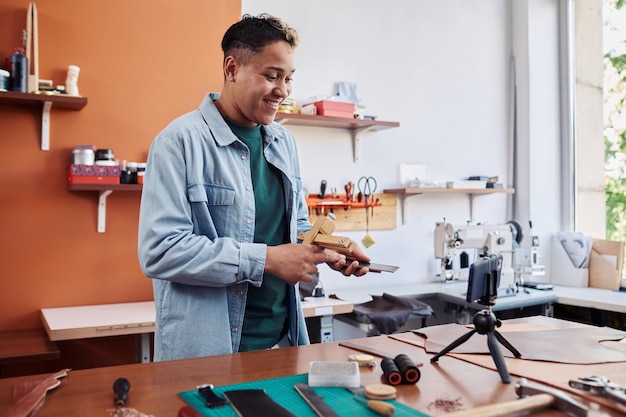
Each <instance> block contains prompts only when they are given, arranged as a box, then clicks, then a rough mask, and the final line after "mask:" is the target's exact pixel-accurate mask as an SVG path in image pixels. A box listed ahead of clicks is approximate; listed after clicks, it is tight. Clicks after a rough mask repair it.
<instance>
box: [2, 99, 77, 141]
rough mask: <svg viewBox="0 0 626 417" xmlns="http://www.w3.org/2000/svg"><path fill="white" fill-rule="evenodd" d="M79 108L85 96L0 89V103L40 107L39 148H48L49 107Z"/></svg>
mask: <svg viewBox="0 0 626 417" xmlns="http://www.w3.org/2000/svg"><path fill="white" fill-rule="evenodd" d="M53 104H54V106H55V108H59V109H65V110H81V109H82V108H83V107H85V106H86V105H87V97H74V96H68V95H63V94H50V95H49V94H35V93H20V92H17V91H0V105H5V106H22V107H36V108H41V150H42V151H47V150H49V149H50V109H51V108H52V105H53Z"/></svg>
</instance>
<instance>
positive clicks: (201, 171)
mask: <svg viewBox="0 0 626 417" xmlns="http://www.w3.org/2000/svg"><path fill="white" fill-rule="evenodd" d="M297 44H298V35H297V33H296V31H295V30H294V29H292V28H290V27H289V26H287V25H286V24H285V23H284V22H282V21H281V20H280V19H278V18H275V17H272V16H269V15H260V16H256V17H253V16H249V15H245V16H244V17H243V18H242V20H241V21H239V22H237V23H235V24H234V25H232V26H231V27H230V28H229V29H228V30H227V31H226V33H225V35H224V38H223V40H222V50H223V51H224V61H223V70H224V86H223V89H222V92H221V94H220V97H219V99H217V100H215V101H213V100H212V99H211V98H210V97H209V96H207V97H206V98H205V99H204V101H203V102H202V103H201V105H200V107H199V109H198V110H196V111H193V112H191V113H188V114H186V115H183V116H181V117H179V118H178V119H176V120H174V121H173V122H172V123H170V125H169V126H167V127H166V128H165V129H164V130H163V131H162V132H161V133H160V134H159V135H158V136H157V137H156V138H155V140H154V141H153V143H152V145H151V147H150V152H149V156H148V163H147V167H146V174H145V179H144V186H143V193H142V199H141V209H140V218H139V260H140V263H141V267H142V269H143V272H144V273H145V274H146V276H148V277H150V278H153V288H154V300H155V305H156V331H155V352H154V360H155V361H160V360H170V359H178V358H186V357H195V356H205V355H216V354H222V353H230V352H239V351H246V350H255V349H267V348H271V347H274V346H276V345H281V346H282V345H301V344H306V343H308V342H309V340H308V335H307V332H306V325H305V321H304V317H303V315H302V308H301V305H300V299H299V295H298V288H297V283H298V282H300V281H305V282H310V281H311V280H312V279H313V278H312V275H311V274H314V273H316V272H317V265H318V264H320V263H322V262H326V263H327V264H328V265H329V266H330V267H331V268H333V269H336V270H340V271H342V273H343V274H344V275H351V274H354V275H356V276H361V275H363V274H365V273H367V272H368V270H367V268H359V265H358V262H357V261H353V262H351V263H349V264H347V263H346V259H345V256H343V255H340V254H338V253H336V252H333V251H329V250H324V249H321V248H319V247H317V246H314V245H304V244H297V243H296V242H297V240H296V236H297V235H298V233H300V232H302V231H306V230H309V229H310V228H311V224H310V223H309V222H308V221H307V213H308V210H307V207H306V202H305V196H304V195H303V189H302V181H301V179H300V168H299V163H298V158H297V150H296V144H295V140H294V138H293V136H292V135H291V134H290V133H289V132H288V131H287V130H286V129H285V128H283V127H282V126H281V125H279V124H278V123H274V117H275V116H276V112H277V110H278V106H279V105H280V103H281V102H282V101H283V100H284V99H286V98H287V97H288V96H289V94H290V93H291V89H292V86H291V82H292V77H293V73H294V71H295V67H294V50H295V48H296V46H297ZM354 257H355V258H356V259H358V260H361V261H365V262H369V258H368V257H367V256H366V255H365V254H364V253H363V252H362V251H361V250H360V249H359V248H357V249H356V250H355V251H354Z"/></svg>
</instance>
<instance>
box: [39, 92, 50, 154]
mask: <svg viewBox="0 0 626 417" xmlns="http://www.w3.org/2000/svg"><path fill="white" fill-rule="evenodd" d="M51 108H52V102H51V101H44V102H43V108H42V110H41V150H42V151H49V150H50V109H51Z"/></svg>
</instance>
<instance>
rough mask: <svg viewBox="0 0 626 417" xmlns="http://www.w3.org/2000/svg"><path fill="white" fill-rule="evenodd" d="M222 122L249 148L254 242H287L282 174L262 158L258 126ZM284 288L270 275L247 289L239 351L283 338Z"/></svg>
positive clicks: (284, 318)
mask: <svg viewBox="0 0 626 417" xmlns="http://www.w3.org/2000/svg"><path fill="white" fill-rule="evenodd" d="M226 122H227V123H228V125H229V126H230V128H231V129H232V131H233V132H234V133H235V135H237V137H238V138H239V139H241V140H242V141H243V142H244V143H245V144H246V145H247V146H248V148H249V149H250V167H251V170H252V187H253V188H254V203H255V206H256V220H255V227H254V242H256V243H265V244H267V245H269V246H275V245H280V244H283V243H287V242H289V228H288V222H287V219H286V213H285V191H284V187H283V180H282V174H281V173H280V171H279V170H278V169H276V167H274V166H272V165H270V164H269V163H268V162H267V160H266V159H265V156H264V154H263V138H262V135H261V126H260V125H259V126H255V127H246V126H241V125H238V124H236V123H234V122H232V121H230V120H226ZM287 287H288V284H287V283H286V282H285V281H283V280H282V279H280V278H277V277H276V276H274V275H271V274H264V276H263V284H262V285H261V286H260V287H255V286H252V285H249V286H248V298H247V301H246V313H245V316H244V320H243V331H242V335H241V343H240V345H239V351H240V352H245V351H250V350H259V349H267V348H270V347H272V346H274V345H275V344H276V343H277V342H278V341H279V340H280V338H281V337H282V336H283V335H284V333H285V332H286V329H287Z"/></svg>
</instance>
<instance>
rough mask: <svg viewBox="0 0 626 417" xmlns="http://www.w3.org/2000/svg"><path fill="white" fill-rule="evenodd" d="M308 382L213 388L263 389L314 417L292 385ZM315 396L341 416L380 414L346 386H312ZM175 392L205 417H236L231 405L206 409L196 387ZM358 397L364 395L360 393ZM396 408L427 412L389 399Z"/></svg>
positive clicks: (297, 378) (399, 412)
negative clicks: (357, 399)
mask: <svg viewBox="0 0 626 417" xmlns="http://www.w3.org/2000/svg"><path fill="white" fill-rule="evenodd" d="M307 381H308V376H307V374H301V375H292V376H286V377H282V378H275V379H266V380H262V381H253V382H245V383H242V384H235V385H226V386H223V387H215V389H214V391H215V393H216V394H218V395H219V396H220V397H223V395H222V393H223V392H224V391H229V390H236V389H264V390H265V392H267V395H269V396H270V397H271V398H272V399H273V400H274V401H276V402H277V403H278V404H280V405H282V406H283V407H285V408H286V409H288V410H289V411H291V412H292V413H293V414H295V415H296V416H298V417H317V415H316V414H315V413H314V412H313V410H312V409H311V408H310V407H309V405H308V404H307V403H306V402H305V401H304V399H303V398H302V397H301V396H300V394H298V392H297V391H296V390H295V388H294V387H293V386H294V385H295V384H306V383H307ZM313 389H314V390H315V392H316V393H317V395H319V396H321V397H323V398H324V401H326V402H327V403H328V405H329V406H330V407H331V408H332V409H333V410H335V412H336V413H337V414H339V416H340V417H344V416H345V417H352V416H355V415H358V416H372V417H380V415H379V414H376V413H375V412H374V411H372V410H370V409H369V408H367V406H366V405H365V404H362V403H360V402H358V401H355V400H353V397H354V394H352V393H351V392H350V391H348V390H347V389H345V388H339V387H315V388H313ZM178 395H180V396H181V397H182V399H183V400H185V401H186V402H187V403H188V404H189V405H191V406H192V407H193V408H195V409H196V410H197V411H198V412H199V413H200V414H202V415H203V416H205V417H214V416H215V417H237V413H235V410H233V409H232V408H231V406H230V405H227V406H226V407H221V408H208V407H206V406H205V405H204V399H203V398H202V397H201V396H200V394H198V390H193V391H186V392H181V393H179V394H178ZM361 398H365V397H363V396H361ZM390 402H391V403H392V404H393V405H394V406H395V407H396V413H395V416H398V417H403V416H411V417H415V416H422V417H428V415H427V414H424V413H421V412H419V411H417V410H414V409H413V408H410V407H408V406H406V405H404V404H400V403H399V402H397V401H393V400H392V401H390Z"/></svg>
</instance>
